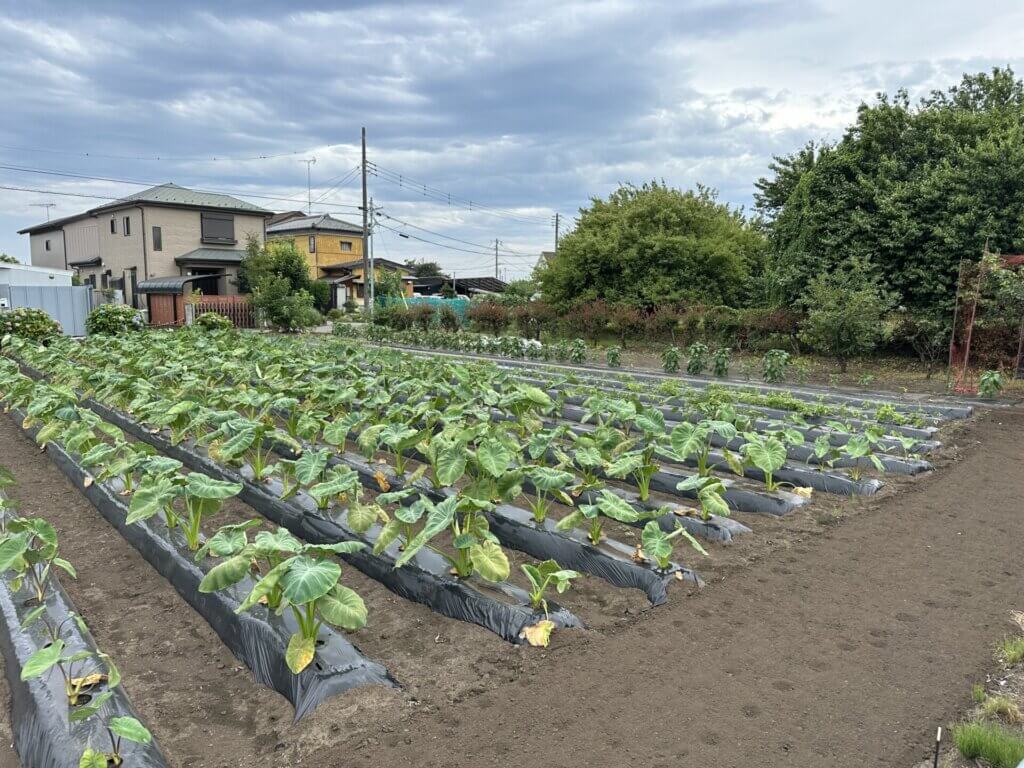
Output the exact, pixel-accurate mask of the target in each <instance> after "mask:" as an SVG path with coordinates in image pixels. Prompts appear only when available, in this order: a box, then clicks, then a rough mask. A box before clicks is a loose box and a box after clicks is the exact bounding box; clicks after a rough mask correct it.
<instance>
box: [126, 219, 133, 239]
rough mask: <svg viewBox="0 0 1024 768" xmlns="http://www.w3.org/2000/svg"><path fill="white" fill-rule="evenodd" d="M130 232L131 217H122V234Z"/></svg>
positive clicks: (129, 233)
mask: <svg viewBox="0 0 1024 768" xmlns="http://www.w3.org/2000/svg"><path fill="white" fill-rule="evenodd" d="M131 233H132V218H131V216H125V217H124V236H125V237H128V236H129V235H131Z"/></svg>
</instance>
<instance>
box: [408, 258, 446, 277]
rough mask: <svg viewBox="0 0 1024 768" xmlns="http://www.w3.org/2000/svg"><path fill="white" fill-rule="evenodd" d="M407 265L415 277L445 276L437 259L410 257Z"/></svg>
mask: <svg viewBox="0 0 1024 768" xmlns="http://www.w3.org/2000/svg"><path fill="white" fill-rule="evenodd" d="M405 266H407V267H408V268H409V271H410V272H412V276H413V277H444V272H442V271H441V265H440V264H438V263H437V262H436V261H427V260H426V259H424V260H422V261H419V260H417V259H409V260H408V261H406V262H405Z"/></svg>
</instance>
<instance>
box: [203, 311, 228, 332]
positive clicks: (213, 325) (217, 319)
mask: <svg viewBox="0 0 1024 768" xmlns="http://www.w3.org/2000/svg"><path fill="white" fill-rule="evenodd" d="M192 324H193V325H195V326H197V327H199V328H202V329H203V330H206V331H226V330H229V329H231V328H234V327H235V324H234V323H232V322H231V320H229V319H228V318H226V317H224V315H222V314H219V313H218V312H203V313H202V314H201V315H199V317H197V318H196V319H195V320H194V321H193V322H192Z"/></svg>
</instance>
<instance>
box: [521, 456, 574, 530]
mask: <svg viewBox="0 0 1024 768" xmlns="http://www.w3.org/2000/svg"><path fill="white" fill-rule="evenodd" d="M524 478H525V480H527V481H528V482H529V485H530V487H531V490H532V493H529V494H528V498H529V501H530V512H531V513H532V514H533V519H534V522H537V523H543V522H544V520H545V519H546V518H547V516H548V512H549V511H550V510H551V504H552V502H553V501H560V502H561V503H563V504H565V505H566V506H569V507H571V506H572V505H573V500H572V497H571V496H569V494H568V493H566V491H565V489H566V488H567V487H568V486H569V484H570V483H571V482H572V481H573V480H574V479H575V478H574V475H573V474H572V472H566V471H564V470H561V469H556V468H552V467H544V466H529V467H526V469H525V473H524Z"/></svg>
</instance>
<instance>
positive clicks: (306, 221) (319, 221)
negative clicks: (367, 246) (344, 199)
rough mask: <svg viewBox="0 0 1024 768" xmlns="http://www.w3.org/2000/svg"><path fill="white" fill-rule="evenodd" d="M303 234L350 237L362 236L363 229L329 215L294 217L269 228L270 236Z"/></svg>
mask: <svg viewBox="0 0 1024 768" xmlns="http://www.w3.org/2000/svg"><path fill="white" fill-rule="evenodd" d="M303 232H344V233H345V234H348V235H362V234H363V228H362V227H361V226H359V225H358V224H350V223H349V222H347V221H342V220H341V219H336V218H334V217H333V216H331V215H330V214H329V213H321V214H317V215H316V216H298V217H293V218H290V219H287V220H286V221H281V222H278V223H271V224H268V226H267V234H268V235H280V234H289V235H295V234H301V233H303Z"/></svg>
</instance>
